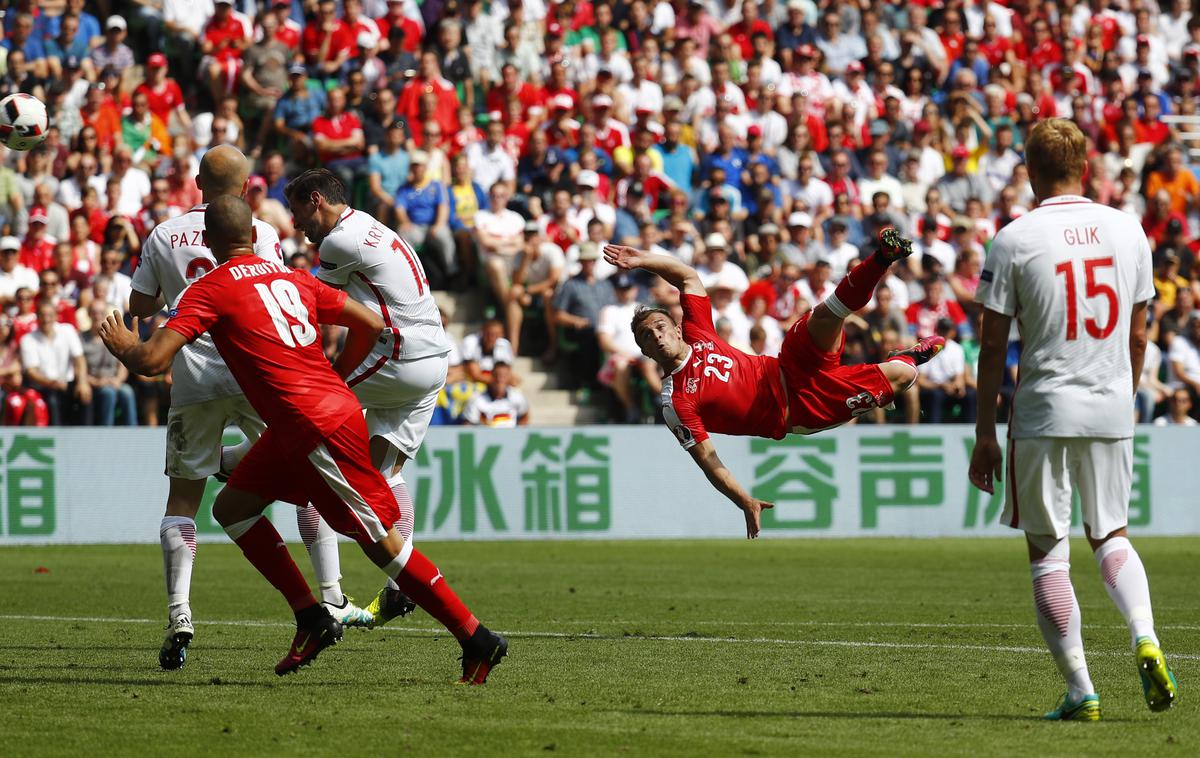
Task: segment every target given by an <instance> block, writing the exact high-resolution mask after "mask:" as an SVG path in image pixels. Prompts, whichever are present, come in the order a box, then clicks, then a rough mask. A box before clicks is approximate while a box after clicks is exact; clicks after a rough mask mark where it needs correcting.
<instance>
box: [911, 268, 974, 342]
mask: <svg viewBox="0 0 1200 758" xmlns="http://www.w3.org/2000/svg"><path fill="white" fill-rule="evenodd" d="M904 316H905V318H906V319H907V320H908V326H909V330H910V331H911V332H912V333H913V334H936V333H937V323H938V320H939V319H943V318H948V319H950V320H951V321H953V322H954V325H955V326H956V327H958V330H959V332H960V333H962V332H963V330H964V329H967V328H968V324H967V314H966V313H964V312H963V309H962V306H960V305H959V304H958V303H957V302H955V301H954V300H947V299H946V282H945V280H944V279H942V278H941V277H940V276H931V277H929V278H928V279H927V280H926V281H925V299H924V300H918V301H917V302H915V303H913V304H912V305H910V306H908V308H907V309H906V310H905V312H904Z"/></svg>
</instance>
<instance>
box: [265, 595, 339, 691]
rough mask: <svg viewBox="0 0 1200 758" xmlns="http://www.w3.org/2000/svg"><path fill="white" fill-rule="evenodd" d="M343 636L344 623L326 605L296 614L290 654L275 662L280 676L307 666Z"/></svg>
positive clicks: (318, 605)
mask: <svg viewBox="0 0 1200 758" xmlns="http://www.w3.org/2000/svg"><path fill="white" fill-rule="evenodd" d="M341 638H342V625H341V623H340V622H339V621H338V620H337V619H335V618H334V617H333V616H331V615H330V614H329V611H327V610H326V609H325V606H324V605H321V604H320V603H318V604H317V605H314V606H313V607H311V608H306V609H305V610H303V611H301V612H300V613H298V614H296V636H295V637H294V638H293V639H292V647H291V649H290V650H288V654H287V655H285V656H283V658H282V659H281V660H280V661H279V663H276V664H275V673H276V674H277V675H279V676H283V675H284V674H290V673H292V672H293V671H295V670H296V669H298V668H300V667H301V666H307V665H308V664H309V663H312V661H313V660H314V659H316V657H317V655H319V654H320V652H321V651H322V650H324V649H325V648H327V647H329V646H330V645H336V644H337V643H338V640H340V639H341Z"/></svg>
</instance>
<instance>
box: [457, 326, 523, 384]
mask: <svg viewBox="0 0 1200 758" xmlns="http://www.w3.org/2000/svg"><path fill="white" fill-rule="evenodd" d="M460 353H461V355H462V364H463V370H464V371H465V372H466V375H467V378H468V379H470V380H471V381H473V382H489V381H491V379H492V370H493V369H494V368H495V367H496V364H497V363H507V364H510V365H511V364H512V362H513V360H514V359H515V358H516V353H514V352H513V347H512V343H511V342H509V341H508V340H507V339H505V338H504V325H503V324H501V323H500V321H499V319H494V318H493V319H488V320H487V321H485V322H483V326H482V327H480V329H479V331H478V332H476V333H474V334H468V335H467V336H466V337H465V338H463V343H462V348H461V350H460Z"/></svg>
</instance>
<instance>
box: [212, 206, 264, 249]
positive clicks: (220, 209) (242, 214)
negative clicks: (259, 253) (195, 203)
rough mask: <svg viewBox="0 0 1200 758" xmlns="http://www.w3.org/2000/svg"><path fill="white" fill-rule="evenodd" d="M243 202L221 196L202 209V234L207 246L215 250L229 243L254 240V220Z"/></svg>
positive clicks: (248, 207)
mask: <svg viewBox="0 0 1200 758" xmlns="http://www.w3.org/2000/svg"><path fill="white" fill-rule="evenodd" d="M253 218H254V217H253V214H252V213H251V211H250V206H249V205H248V204H247V203H246V201H245V200H243V199H241V198H240V197H234V196H233V195H221V196H220V197H218V198H216V199H214V200H212V201H211V202H210V203H209V204H208V206H207V207H206V208H205V209H204V233H205V235H206V236H207V238H208V246H209V247H210V248H215V247H219V246H224V245H227V244H229V243H231V242H245V243H249V242H251V241H252V240H253V239H254V232H253V229H254V220H253Z"/></svg>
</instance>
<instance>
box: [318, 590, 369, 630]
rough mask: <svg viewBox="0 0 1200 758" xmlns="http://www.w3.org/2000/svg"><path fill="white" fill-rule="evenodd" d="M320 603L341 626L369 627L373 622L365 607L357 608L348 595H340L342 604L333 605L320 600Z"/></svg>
mask: <svg viewBox="0 0 1200 758" xmlns="http://www.w3.org/2000/svg"><path fill="white" fill-rule="evenodd" d="M321 605H323V606H325V610H327V611H329V615H331V616H333V617H334V618H335V619H337V620H338V623H340V624H341V625H342V626H360V627H367V628H370V627H371V625H372V624H373V622H374V619H373V618H372V617H371V614H370V613H368V612H367V611H366V609H363V608H359V607H358V606H357V605H355V604H354V598H352V597H350V596H349V595H342V604H341V605H334V604H333V603H327V602H324V601H322V602H321Z"/></svg>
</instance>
